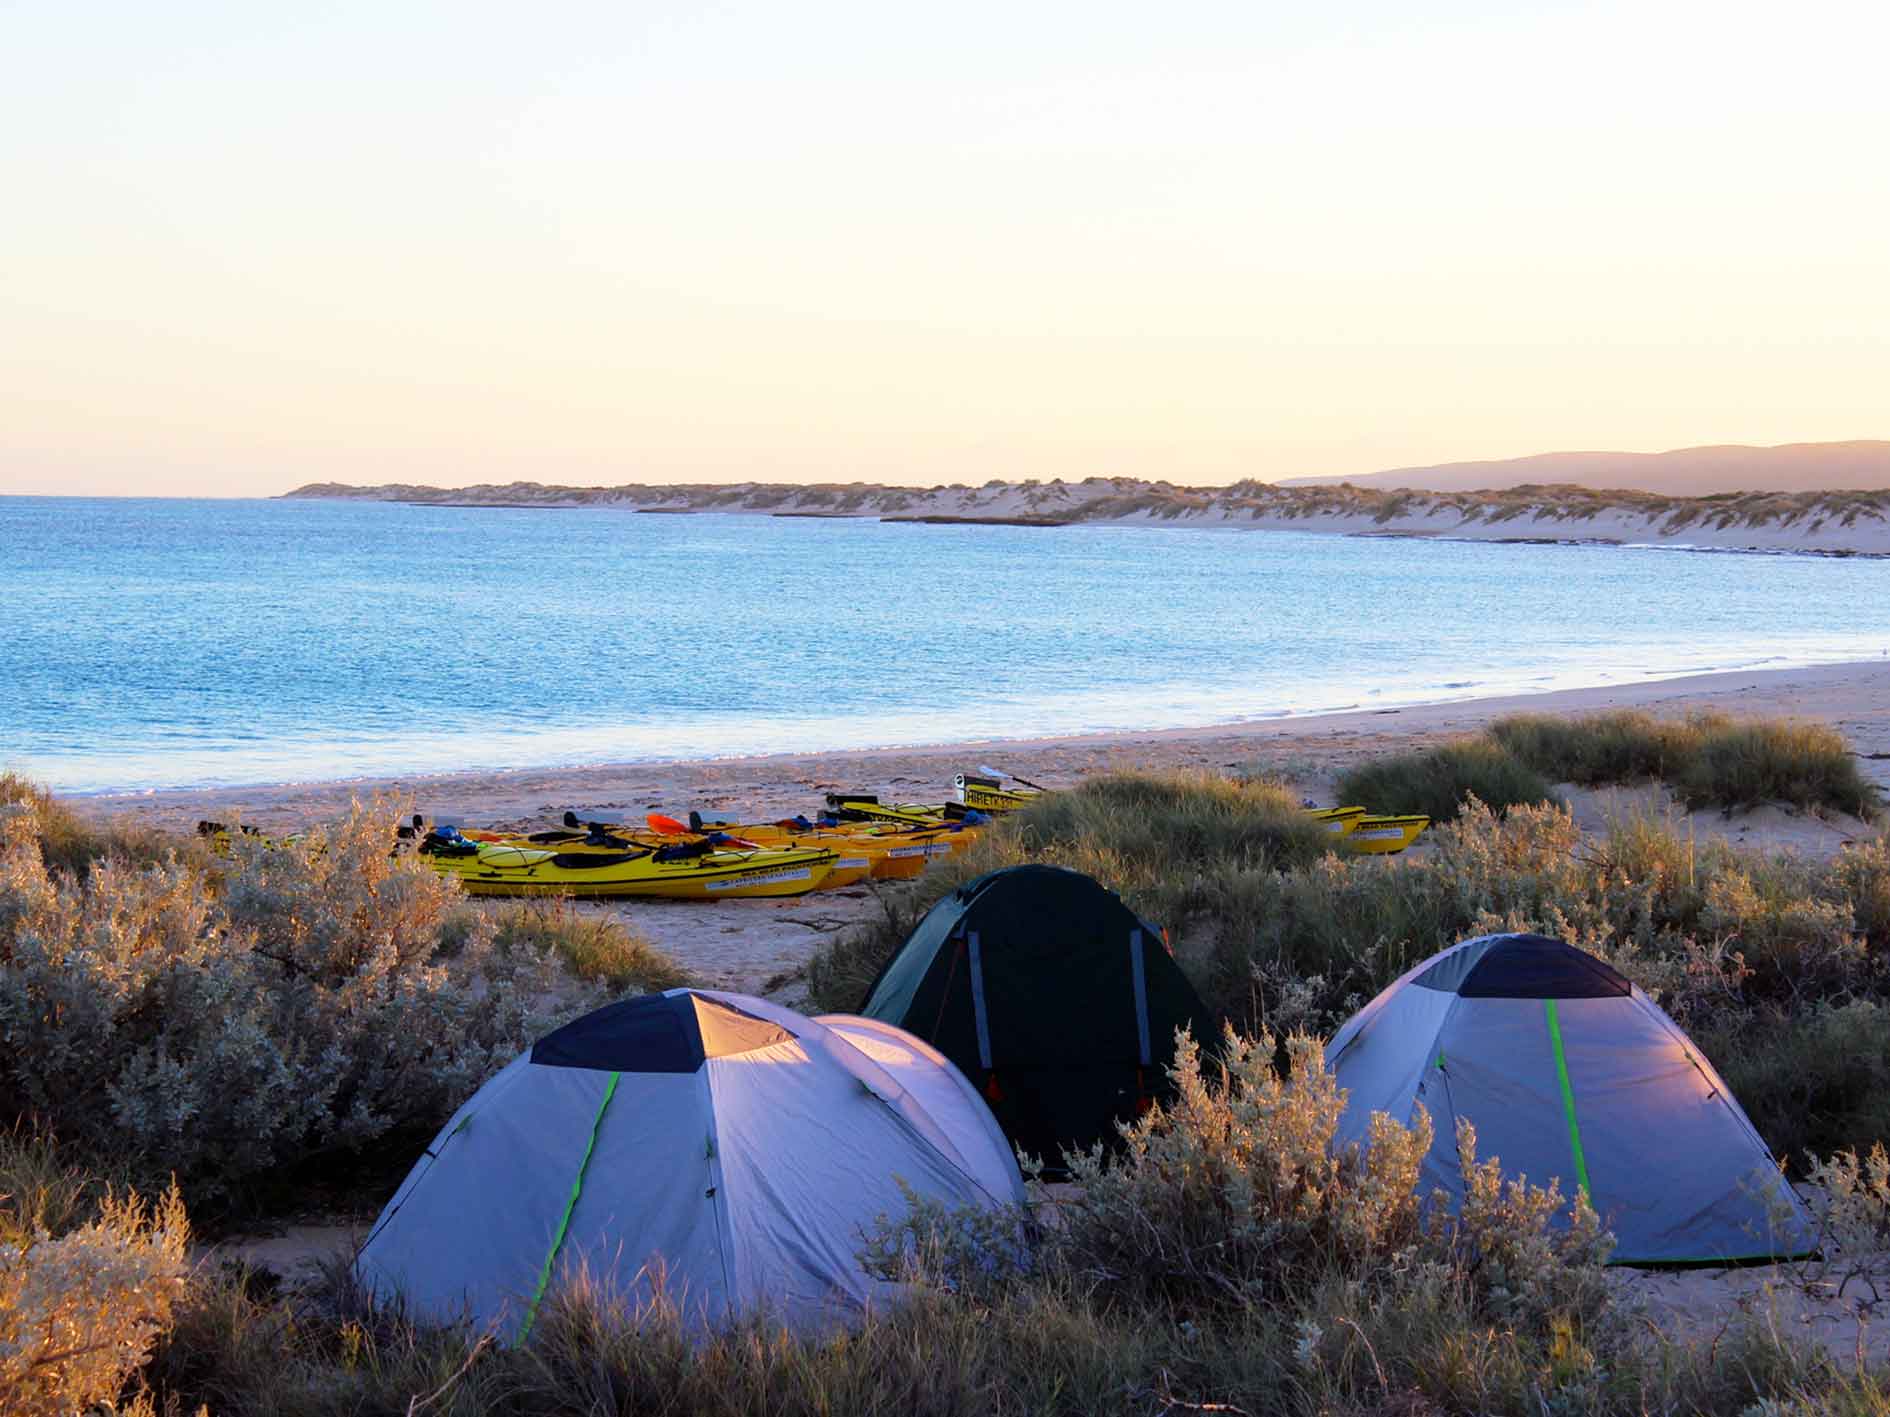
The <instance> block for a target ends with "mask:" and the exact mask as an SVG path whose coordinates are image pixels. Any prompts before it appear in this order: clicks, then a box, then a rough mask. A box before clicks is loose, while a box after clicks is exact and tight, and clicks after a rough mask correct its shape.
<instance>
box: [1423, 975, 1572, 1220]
mask: <svg viewBox="0 0 1890 1417" xmlns="http://www.w3.org/2000/svg"><path fill="white" fill-rule="evenodd" d="M1411 992H1412V993H1414V994H1431V993H1436V992H1437V991H1436V990H1433V989H1413V990H1411ZM1446 997H1454V996H1448V995H1447V996H1446ZM1455 1002H1456V1005H1457V1007H1456V1009H1455V1010H1454V1011H1453V1012H1452V1014H1451V1018H1450V1026H1449V1027H1448V1028H1446V1029H1445V1030H1444V1031H1443V1035H1442V1036H1441V1037H1440V1038H1438V1039H1437V1040H1436V1042H1435V1043H1433V1044H1432V1046H1431V1057H1432V1068H1433V1070H1434V1071H1435V1072H1436V1073H1437V1074H1438V1076H1439V1079H1440V1081H1439V1082H1436V1083H1433V1084H1432V1085H1431V1087H1432V1090H1438V1089H1440V1088H1441V1091H1442V1092H1443V1093H1444V1094H1445V1095H1446V1096H1447V1097H1448V1099H1449V1101H1450V1107H1451V1111H1452V1112H1453V1114H1454V1115H1455V1116H1456V1117H1461V1118H1468V1119H1469V1121H1470V1124H1471V1125H1472V1126H1473V1127H1475V1128H1476V1132H1477V1155H1478V1156H1479V1157H1481V1158H1482V1159H1484V1160H1486V1161H1487V1160H1488V1159H1489V1158H1490V1157H1492V1156H1495V1157H1498V1158H1500V1159H1501V1161H1502V1163H1503V1171H1504V1173H1505V1174H1506V1175H1508V1176H1511V1177H1527V1178H1528V1179H1529V1181H1530V1183H1531V1184H1532V1185H1537V1186H1547V1185H1548V1184H1549V1183H1550V1182H1551V1181H1555V1182H1559V1183H1560V1185H1561V1188H1562V1194H1563V1195H1564V1196H1565V1197H1567V1198H1569V1199H1571V1200H1572V1199H1574V1196H1575V1167H1574V1162H1573V1155H1572V1153H1571V1152H1570V1150H1569V1137H1568V1120H1567V1114H1566V1113H1565V1111H1564V1109H1563V1106H1562V1092H1561V1088H1560V1087H1559V1086H1558V1084H1557V1081H1556V1070H1555V1054H1554V1050H1553V1049H1552V1048H1551V1047H1550V1043H1549V1030H1548V1026H1547V1022H1546V1020H1545V1018H1544V1015H1543V1008H1542V1000H1540V999H1456V1000H1455ZM1440 1054H1441V1055H1442V1058H1443V1066H1442V1067H1441V1068H1440V1067H1437V1066H1436V1059H1437V1057H1438V1055H1440ZM1439 1122H1440V1125H1439V1126H1438V1129H1437V1137H1436V1140H1435V1141H1433V1143H1432V1144H1431V1157H1432V1159H1433V1161H1434V1162H1435V1163H1436V1165H1435V1170H1434V1173H1433V1170H1432V1168H1430V1167H1427V1168H1426V1175H1425V1180H1426V1181H1427V1182H1433V1183H1434V1184H1437V1185H1440V1186H1443V1187H1444V1188H1445V1190H1446V1192H1447V1193H1448V1194H1449V1195H1451V1196H1452V1197H1453V1198H1460V1197H1461V1195H1462V1192H1463V1171H1462V1167H1461V1166H1460V1165H1459V1164H1458V1158H1457V1142H1456V1137H1455V1135H1454V1126H1452V1124H1451V1123H1449V1122H1448V1121H1446V1120H1445V1119H1441V1118H1440V1119H1439Z"/></svg>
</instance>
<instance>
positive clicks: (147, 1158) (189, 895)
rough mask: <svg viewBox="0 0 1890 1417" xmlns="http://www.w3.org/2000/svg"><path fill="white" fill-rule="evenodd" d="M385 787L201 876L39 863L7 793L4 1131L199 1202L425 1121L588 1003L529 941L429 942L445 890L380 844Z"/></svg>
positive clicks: (1, 942)
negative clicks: (55, 1145)
mask: <svg viewBox="0 0 1890 1417" xmlns="http://www.w3.org/2000/svg"><path fill="white" fill-rule="evenodd" d="M385 808H386V804H379V803H371V804H366V805H360V804H357V806H356V808H355V810H354V811H353V812H352V813H351V814H350V815H349V816H348V817H347V818H346V819H345V820H343V821H341V822H339V823H336V824H334V825H332V826H326V827H318V828H316V829H315V830H313V831H311V832H309V833H308V834H307V835H306V836H304V837H303V838H302V839H301V840H300V841H298V842H297V843H296V844H294V845H292V846H289V847H284V848H277V849H271V848H267V847H265V846H263V845H261V844H260V843H258V842H249V841H239V842H238V843H237V844H236V846H235V848H234V854H233V857H232V859H231V860H230V861H229V862H228V863H226V864H225V865H224V866H223V867H222V868H221V869H220V873H219V875H218V877H217V879H216V881H215V883H214V889H212V888H211V887H210V883H209V882H207V880H206V878H205V876H204V875H203V874H202V872H201V871H200V870H198V869H197V868H195V867H193V866H190V865H187V864H185V863H184V862H182V861H181V860H179V859H176V858H174V857H173V858H169V859H167V860H165V861H163V862H160V863H156V864H147V865H139V864H136V863H134V862H132V861H129V860H126V859H121V858H117V857H113V856H106V857H102V858H98V859H96V860H94V861H93V863H92V866H91V868H90V870H89V871H88V872H86V873H85V875H84V876H83V877H82V878H81V877H78V876H75V875H72V874H69V873H68V872H66V871H63V870H60V869H57V868H49V867H48V865H47V863H46V859H45V855H44V853H43V851H42V850H41V845H40V839H39V829H40V825H39V824H40V821H41V817H40V814H39V813H38V812H37V811H36V810H34V809H33V808H32V807H30V806H26V805H22V804H18V803H16V804H14V805H13V806H12V807H10V808H4V809H0V1031H3V1032H4V1034H5V1037H6V1038H7V1041H8V1046H7V1048H6V1049H5V1050H4V1051H0V1124H5V1123H11V1122H13V1121H15V1120H17V1119H30V1120H31V1121H33V1122H34V1123H36V1124H38V1125H41V1126H44V1127H46V1128H48V1129H50V1130H51V1131H53V1132H55V1133H56V1134H57V1135H58V1136H59V1137H60V1139H61V1140H62V1142H64V1143H65V1145H66V1146H67V1148H68V1149H69V1151H70V1153H71V1154H72V1155H73V1157H74V1158H75V1160H76V1161H78V1162H80V1163H83V1164H86V1165H89V1166H93V1167H95V1168H97V1169H99V1170H102V1171H107V1172H112V1173H117V1174H122V1175H125V1176H127V1177H129V1178H130V1179H132V1180H134V1181H136V1182H137V1183H138V1184H139V1185H140V1186H141V1187H142V1188H144V1189H145V1190H146V1191H147V1193H156V1192H159V1191H161V1190H162V1188H163V1186H164V1185H165V1184H167V1183H168V1181H169V1179H170V1178H171V1177H173V1176H175V1177H176V1178H177V1179H178V1181H179V1182H180V1183H181V1184H182V1185H184V1186H185V1188H186V1193H187V1194H188V1195H190V1196H191V1198H192V1202H193V1205H195V1204H202V1203H205V1202H215V1203H216V1204H218V1205H220V1206H230V1205H239V1206H240V1204H242V1203H243V1202H244V1201H245V1200H248V1199H253V1198H254V1197H253V1195H252V1194H251V1193H252V1190H253V1188H254V1187H255V1186H257V1185H259V1184H261V1183H263V1182H264V1181H265V1180H268V1181H272V1182H273V1181H275V1180H278V1179H280V1178H281V1177H283V1176H285V1175H288V1174H292V1173H293V1172H294V1171H295V1170H296V1169H297V1168H305V1167H308V1166H311V1165H314V1164H316V1163H317V1161H318V1160H319V1159H320V1158H324V1157H334V1156H337V1155H346V1154H350V1153H358V1152H359V1151H360V1150H361V1149H362V1148H364V1147H366V1146H368V1145H369V1144H371V1143H374V1142H376V1141H378V1140H380V1139H383V1138H387V1137H390V1136H396V1135H399V1136H419V1137H421V1138H424V1136H425V1135H426V1134H427V1133H428V1132H429V1131H430V1130H431V1129H433V1128H435V1127H437V1126H438V1125H439V1124H440V1123H441V1122H442V1121H444V1120H445V1118H446V1116H447V1115H448V1114H450V1113H451V1111H452V1110H453V1108H454V1107H456V1106H457V1105H458V1104H459V1102H460V1101H462V1100H463V1099H464V1098H465V1097H466V1096H468V1095H470V1094H471V1092H472V1091H473V1090H474V1089H475V1088H476V1087H477V1086H478V1085H479V1084H480V1083H481V1082H482V1081H484V1080H485V1078H486V1077H487V1076H489V1075H490V1074H491V1073H492V1072H493V1071H494V1070H495V1069H496V1068H497V1067H498V1066H499V1065H500V1064H502V1063H504V1062H505V1061H507V1060H508V1059H510V1058H511V1057H512V1056H513V1055H515V1054H516V1053H518V1052H519V1051H520V1050H522V1049H523V1048H524V1047H525V1046H526V1045H527V1044H528V1043H529V1042H530V1041H531V1040H532V1039H533V1038H535V1037H537V1036H538V1035H539V1034H540V1033H542V1032H544V1031H545V1029H546V1028H547V1027H548V1026H550V1024H552V1023H553V1022H554V1021H555V1020H556V1018H557V1017H558V1016H559V1015H561V1014H563V1013H571V1012H578V1011H581V1010H582V1008H583V1007H584V1006H585V1004H586V1002H587V1001H589V1002H595V1001H596V1000H595V996H594V995H593V994H591V993H590V992H589V991H587V990H585V989H574V988H573V987H572V983H571V981H570V980H569V979H568V977H567V976H565V975H564V974H563V973H562V972H561V971H559V970H558V969H557V968H556V966H555V963H554V960H553V958H552V956H551V955H549V954H548V953H547V952H546V951H544V950H543V949H542V948H540V947H538V946H537V945H536V944H535V943H534V942H532V941H530V940H525V939H520V940H515V941H514V942H513V944H512V945H511V947H510V948H509V949H501V948H499V947H498V944H497V939H496V932H495V931H494V930H493V928H492V927H491V926H490V925H487V924H483V923H482V924H479V925H477V926H476V927H474V928H472V929H470V930H466V931H463V932H461V933H460V935H459V938H457V939H456V940H455V941H454V948H452V949H451V950H450V952H449V951H448V950H445V949H443V948H442V943H443V936H444V934H445V933H446V929H447V926H448V924H449V921H450V920H451V919H452V916H453V913H454V910H455V908H456V906H457V904H458V901H459V896H458V893H457V891H456V889H455V888H454V887H453V886H452V885H451V884H450V883H449V882H447V881H444V880H443V879H441V878H440V877H439V876H437V875H436V874H435V873H434V872H433V871H431V870H430V869H429V868H428V867H427V866H426V864H425V863H424V862H423V861H420V860H418V859H416V858H414V857H412V856H408V855H403V856H394V855H390V853H389V851H388V831H387V827H386V823H387V822H388V821H389V820H392V814H391V813H390V812H389V811H388V810H386V809H385Z"/></svg>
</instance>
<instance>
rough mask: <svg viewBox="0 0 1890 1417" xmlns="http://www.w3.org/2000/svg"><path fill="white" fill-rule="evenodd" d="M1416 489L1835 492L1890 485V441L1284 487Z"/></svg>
mask: <svg viewBox="0 0 1890 1417" xmlns="http://www.w3.org/2000/svg"><path fill="white" fill-rule="evenodd" d="M1340 482H1346V483H1350V484H1351V485H1352V486H1354V487H1365V488H1381V489H1382V488H1391V487H1411V488H1416V489H1418V490H1420V491H1425V492H1483V491H1495V490H1500V489H1503V488H1509V487H1523V486H1530V485H1547V484H1557V485H1561V486H1565V487H1566V486H1573V487H1592V488H1597V489H1602V490H1610V491H1612V490H1616V489H1623V488H1632V489H1634V490H1635V491H1639V492H1656V493H1660V494H1661V495H1663V496H1667V497H1703V496H1706V495H1708V494H1710V493H1714V492H1831V491H1849V490H1857V489H1864V488H1868V489H1877V488H1890V442H1885V441H1882V440H1874V439H1866V440H1861V441H1858V442H1853V443H1786V444H1783V445H1782V446H1780V447H1776V448H1752V447H1745V446H1743V445H1739V444H1728V445H1726V446H1723V447H1710V448H1676V449H1675V450H1674V451H1672V452H1670V453H1537V454H1535V455H1534V456H1533V457H1526V458H1505V459H1502V460H1500V461H1496V462H1453V463H1440V464H1438V465H1437V466H1436V467H1400V468H1393V469H1392V470H1391V471H1389V472H1372V473H1366V474H1365V475H1364V476H1361V477H1293V478H1287V479H1285V480H1283V481H1281V482H1279V483H1277V484H1276V485H1277V486H1280V487H1329V486H1332V485H1334V484H1336V483H1340Z"/></svg>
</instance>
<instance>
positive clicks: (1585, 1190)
mask: <svg viewBox="0 0 1890 1417" xmlns="http://www.w3.org/2000/svg"><path fill="white" fill-rule="evenodd" d="M1542 1009H1543V1012H1544V1013H1546V1014H1547V1015H1548V1016H1549V1043H1550V1045H1551V1046H1552V1047H1554V1049H1555V1076H1556V1078H1557V1080H1558V1081H1559V1082H1560V1083H1561V1084H1562V1111H1563V1112H1564V1113H1565V1114H1567V1116H1568V1149H1569V1151H1570V1153H1571V1154H1573V1156H1574V1157H1575V1184H1576V1185H1577V1186H1579V1187H1580V1188H1581V1192H1582V1194H1583V1195H1585V1196H1592V1195H1593V1194H1594V1192H1593V1191H1592V1190H1591V1189H1590V1188H1589V1185H1588V1162H1587V1160H1586V1159H1585V1158H1584V1157H1583V1156H1582V1128H1581V1123H1580V1122H1578V1121H1577V1120H1576V1119H1575V1089H1574V1088H1572V1087H1570V1086H1569V1082H1568V1057H1567V1055H1565V1054H1564V1053H1563V1052H1562V1019H1561V1015H1560V1014H1558V1013H1557V1012H1556V1008H1555V1000H1554V999H1544V1000H1543V1001H1542Z"/></svg>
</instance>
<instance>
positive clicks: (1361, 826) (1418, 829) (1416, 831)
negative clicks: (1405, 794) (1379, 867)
mask: <svg viewBox="0 0 1890 1417" xmlns="http://www.w3.org/2000/svg"><path fill="white" fill-rule="evenodd" d="M1430 824H1431V819H1430V818H1429V817H1418V816H1412V817H1375V816H1371V815H1369V814H1368V815H1366V816H1362V817H1360V818H1359V819H1358V822H1357V823H1356V824H1355V825H1354V826H1353V828H1352V830H1351V831H1349V832H1347V833H1346V836H1345V844H1346V845H1347V846H1349V847H1351V848H1352V850H1354V851H1361V852H1364V853H1365V854H1366V855H1368V856H1390V855H1392V854H1394V853H1396V852H1399V851H1403V850H1404V849H1405V847H1407V846H1409V845H1410V844H1411V843H1412V842H1414V841H1416V840H1417V839H1418V837H1419V836H1420V835H1421V834H1422V833H1423V831H1424V828H1426V827H1428V826H1429V825H1430Z"/></svg>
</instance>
